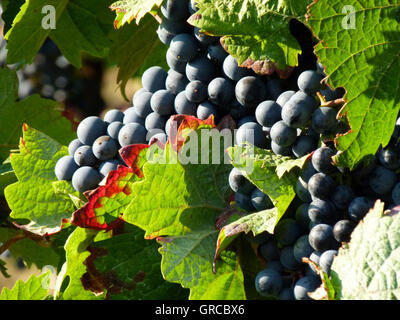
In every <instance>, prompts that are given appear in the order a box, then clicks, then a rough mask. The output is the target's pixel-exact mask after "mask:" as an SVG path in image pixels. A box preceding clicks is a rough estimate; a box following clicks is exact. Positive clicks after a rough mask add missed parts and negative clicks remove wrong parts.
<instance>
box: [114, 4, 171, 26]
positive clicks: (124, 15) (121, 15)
mask: <svg viewBox="0 0 400 320" xmlns="http://www.w3.org/2000/svg"><path fill="white" fill-rule="evenodd" d="M163 1H164V0H121V1H116V2H114V3H113V4H112V5H111V6H110V8H111V10H113V11H115V12H116V13H117V16H116V18H115V21H114V26H115V27H116V28H120V27H122V26H123V25H124V24H125V23H127V22H128V23H130V22H131V21H132V20H133V19H135V20H136V23H137V24H139V22H140V20H141V19H142V18H143V17H144V16H145V15H146V14H147V13H151V14H153V15H154V14H155V13H156V12H157V10H158V8H159V7H160V6H161V4H162V2H163Z"/></svg>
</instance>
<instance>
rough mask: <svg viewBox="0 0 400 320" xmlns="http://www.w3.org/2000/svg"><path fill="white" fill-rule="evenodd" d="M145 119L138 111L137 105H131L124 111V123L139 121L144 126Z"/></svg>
mask: <svg viewBox="0 0 400 320" xmlns="http://www.w3.org/2000/svg"><path fill="white" fill-rule="evenodd" d="M144 121H145V119H144V118H142V117H140V116H139V115H138V114H137V112H136V108H135V107H130V108H128V109H126V110H125V112H124V121H123V123H124V124H128V123H138V124H140V125H142V126H144Z"/></svg>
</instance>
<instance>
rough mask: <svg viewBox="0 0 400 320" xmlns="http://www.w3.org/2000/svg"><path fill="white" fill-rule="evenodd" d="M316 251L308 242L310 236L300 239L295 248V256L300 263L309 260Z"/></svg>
mask: <svg viewBox="0 0 400 320" xmlns="http://www.w3.org/2000/svg"><path fill="white" fill-rule="evenodd" d="M313 251H314V249H313V248H312V247H311V245H310V242H309V241H308V235H303V236H301V237H299V238H298V239H297V240H296V242H295V244H294V246H293V255H294V257H295V259H296V260H297V261H298V262H303V261H302V259H303V258H308V257H309V256H310V254H311V253H312V252H313Z"/></svg>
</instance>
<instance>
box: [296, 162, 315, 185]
mask: <svg viewBox="0 0 400 320" xmlns="http://www.w3.org/2000/svg"><path fill="white" fill-rule="evenodd" d="M317 172H318V171H317V170H315V168H314V166H313V165H312V162H311V161H307V162H306V164H305V165H304V168H303V169H302V170H301V173H300V178H301V179H303V181H305V182H306V183H307V182H308V181H309V180H310V178H311V177H312V176H313V175H314V174H316V173H317Z"/></svg>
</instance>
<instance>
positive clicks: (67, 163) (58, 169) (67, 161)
mask: <svg viewBox="0 0 400 320" xmlns="http://www.w3.org/2000/svg"><path fill="white" fill-rule="evenodd" d="M78 168H79V167H78V165H77V164H76V162H75V160H74V158H73V157H72V156H64V157H62V158H60V159H59V160H58V161H57V163H56V166H55V168H54V172H55V174H56V177H57V179H58V180H67V181H70V180H71V179H72V175H73V174H74V172H75V171H76V170H78Z"/></svg>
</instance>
